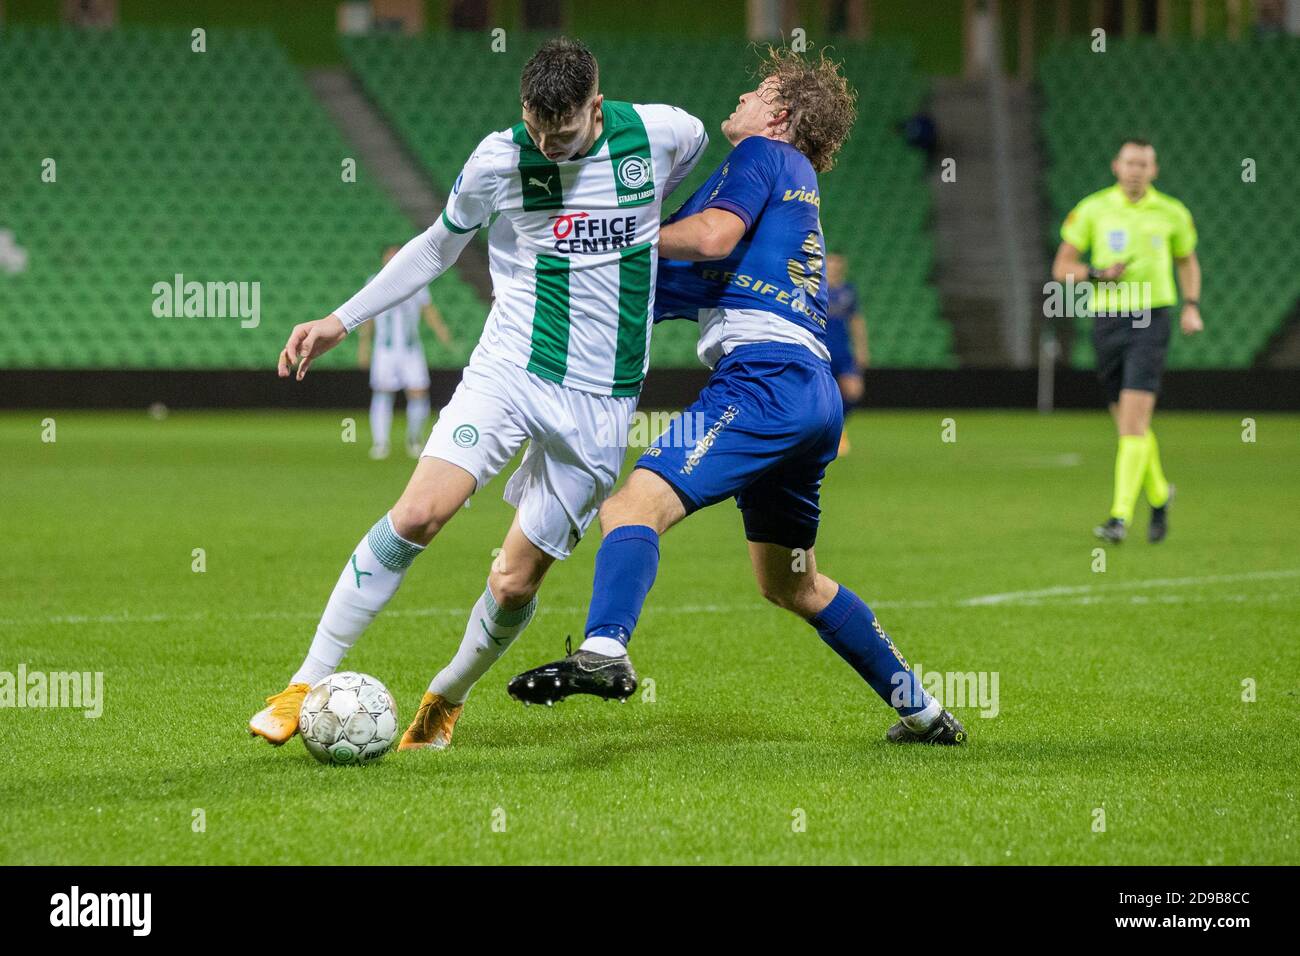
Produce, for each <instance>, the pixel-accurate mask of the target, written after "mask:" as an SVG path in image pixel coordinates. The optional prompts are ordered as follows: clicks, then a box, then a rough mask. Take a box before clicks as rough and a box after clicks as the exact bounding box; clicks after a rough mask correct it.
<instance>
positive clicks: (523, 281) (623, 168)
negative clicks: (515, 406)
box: [442, 100, 708, 395]
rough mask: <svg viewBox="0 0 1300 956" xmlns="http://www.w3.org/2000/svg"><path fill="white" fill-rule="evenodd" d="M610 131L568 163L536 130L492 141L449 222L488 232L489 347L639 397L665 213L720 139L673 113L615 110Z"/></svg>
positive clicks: (538, 370) (559, 375) (584, 386)
mask: <svg viewBox="0 0 1300 956" xmlns="http://www.w3.org/2000/svg"><path fill="white" fill-rule="evenodd" d="M603 114H604V129H603V131H602V133H601V135H600V137H599V138H598V139H597V140H596V142H595V143H593V144H592V146H591V148H590V149H589V150H587V152H586V153H584V154H583V155H581V156H578V157H576V158H574V159H572V160H569V161H567V162H559V163H553V162H551V161H550V160H548V159H547V158H546V157H545V156H544V155H543V154H542V152H541V151H540V150H539V149H538V148H537V147H536V145H535V144H534V143H533V142H532V140H531V139H530V138H529V136H528V133H527V131H526V130H525V129H524V125H523V123H519V124H518V125H516V126H515V127H514V128H512V129H508V130H502V131H500V132H497V133H492V134H491V135H489V136H487V137H486V138H485V139H484V140H483V141H482V142H481V143H479V145H478V148H477V149H475V150H474V153H473V155H471V156H470V158H469V161H468V162H467V163H466V164H465V168H464V170H463V171H462V172H461V174H460V176H459V177H458V178H457V180H456V185H455V187H454V188H453V189H452V192H451V196H450V197H449V198H448V200H447V208H446V209H445V210H443V214H442V219H443V224H444V225H445V226H446V227H447V228H448V229H450V230H452V231H453V232H459V233H463V232H468V231H469V230H471V229H477V228H480V227H483V226H487V227H488V257H489V266H490V270H491V273H492V292H493V299H494V301H493V305H492V311H491V313H490V314H489V316H488V319H487V323H486V325H485V326H484V328H483V335H482V337H481V338H480V340H479V348H481V349H483V350H484V351H486V352H488V353H489V354H492V355H496V356H500V357H501V358H504V359H506V360H507V361H510V362H513V363H514V364H516V365H519V366H521V367H523V368H526V369H528V370H529V371H530V372H533V373H535V374H537V375H539V376H541V377H542V378H545V379H549V380H550V381H553V382H559V383H561V384H563V385H566V386H568V387H570V388H575V389H580V390H582V391H586V392H595V393H597V394H600V395H635V394H637V393H638V392H639V391H640V389H641V382H642V380H643V379H644V378H645V371H646V365H647V363H648V361H649V348H648V346H649V342H650V330H651V326H652V324H653V323H652V319H651V317H652V315H653V314H654V309H653V305H654V301H653V299H654V287H655V274H656V272H657V268H658V240H659V220H660V218H661V213H660V207H661V205H662V203H663V201H664V200H665V199H666V198H667V196H668V194H669V193H670V192H671V191H672V190H673V188H674V187H676V186H677V185H678V184H679V183H680V182H681V181H682V179H684V178H685V177H686V175H687V174H688V173H689V172H690V170H691V169H692V168H693V167H694V165H695V163H696V162H697V161H698V160H699V158H700V155H701V154H702V153H703V152H704V147H705V146H706V145H707V144H708V136H707V135H706V133H705V132H704V125H703V124H702V123H701V122H700V121H699V120H698V119H696V118H695V117H694V116H691V115H690V114H689V113H685V112H683V111H682V110H679V109H677V108H676V107H673V106H662V105H650V106H643V105H639V104H632V103H620V102H613V101H611V100H605V101H604V104H603Z"/></svg>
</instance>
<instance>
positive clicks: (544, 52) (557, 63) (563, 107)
mask: <svg viewBox="0 0 1300 956" xmlns="http://www.w3.org/2000/svg"><path fill="white" fill-rule="evenodd" d="M599 78H600V70H599V68H598V67H597V65H596V58H595V57H594V56H593V55H592V53H591V51H590V50H589V49H587V45H586V44H585V43H583V42H582V41H581V40H570V39H569V38H568V37H557V38H555V39H553V40H547V41H546V42H545V43H543V44H542V46H541V48H540V49H539V50H538V51H537V52H536V53H534V54H533V55H532V57H530V58H529V60H528V62H527V63H525V64H524V72H523V75H522V76H521V77H520V78H519V99H520V101H521V102H522V103H523V105H524V109H526V110H528V112H530V113H532V114H533V115H534V116H536V117H537V119H538V121H539V122H542V123H546V124H548V125H549V124H553V123H562V122H563V121H564V120H566V119H568V118H569V117H570V116H572V115H573V114H574V113H576V112H577V110H578V107H580V106H582V104H584V103H586V102H587V100H589V99H591V97H592V96H593V95H594V94H595V92H596V84H597V82H598V80H599Z"/></svg>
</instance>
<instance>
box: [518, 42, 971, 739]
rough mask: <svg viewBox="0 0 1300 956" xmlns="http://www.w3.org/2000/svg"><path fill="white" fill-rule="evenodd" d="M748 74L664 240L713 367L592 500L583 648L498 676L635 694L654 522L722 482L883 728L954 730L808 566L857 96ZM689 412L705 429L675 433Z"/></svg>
mask: <svg viewBox="0 0 1300 956" xmlns="http://www.w3.org/2000/svg"><path fill="white" fill-rule="evenodd" d="M761 73H762V75H763V77H764V79H763V81H762V83H760V84H759V86H758V88H757V89H755V90H752V91H750V92H748V93H745V94H744V95H742V96H741V97H740V102H739V105H738V106H737V107H736V109H735V111H734V112H733V113H732V114H731V116H730V117H728V118H727V120H726V121H725V122H724V123H723V124H722V132H723V134H724V135H725V136H726V137H727V139H728V141H729V142H730V143H731V144H732V146H733V147H734V148H733V149H732V151H731V153H730V155H728V157H727V158H726V160H725V161H724V162H723V164H722V165H721V166H720V167H719V168H718V169H717V170H716V171H715V172H714V173H713V175H712V176H711V177H710V178H709V180H708V181H707V182H706V183H705V184H704V185H703V186H701V187H700V188H699V189H698V190H697V191H696V192H695V194H694V195H692V196H691V198H690V199H688V200H687V201H686V204H685V205H684V206H683V207H682V208H681V209H680V210H679V211H678V212H677V213H676V214H675V215H673V216H672V217H671V218H670V219H669V220H668V222H667V223H666V224H665V225H664V227H663V229H662V231H661V232H660V238H659V243H660V246H659V249H660V257H661V258H660V271H659V279H658V285H657V288H656V302H655V314H656V317H657V318H665V317H686V318H694V319H695V320H696V321H698V322H699V325H700V342H699V355H700V358H701V359H702V360H703V361H704V362H705V364H706V365H709V366H710V367H711V368H712V369H713V374H712V376H711V377H710V378H709V381H708V384H707V385H706V386H705V388H704V391H703V392H701V393H700V396H699V398H698V399H697V400H696V401H695V403H694V404H692V405H691V406H690V407H688V408H687V409H686V410H685V413H684V414H683V415H682V416H681V417H679V418H677V419H675V420H674V422H673V424H672V426H671V427H670V428H669V429H668V430H667V431H666V432H665V433H664V434H663V435H662V436H660V438H659V439H658V440H656V441H655V443H654V445H653V446H652V447H651V448H650V449H648V450H647V451H646V453H645V454H644V455H642V456H641V458H640V459H639V460H638V462H637V466H636V468H635V469H634V470H633V472H632V474H631V476H630V477H629V478H628V480H627V483H626V484H625V485H624V486H623V488H622V489H620V490H619V491H618V492H617V493H616V494H615V495H614V496H613V497H612V498H610V499H608V500H607V501H606V502H605V503H604V505H603V506H602V507H601V509H600V522H601V529H602V531H603V533H604V536H605V537H604V540H603V541H602V542H601V546H600V550H599V552H598V553H597V555H596V574H595V581H594V583H593V593H592V599H591V604H590V609H589V613H588V617H587V627H586V632H585V633H586V639H585V640H584V641H583V643H582V646H581V647H580V648H579V649H578V650H577V651H576V652H573V653H570V654H569V655H568V656H567V657H565V658H563V659H562V660H559V661H555V662H553V663H551V664H547V665H545V666H543V667H539V668H535V669H533V670H530V671H526V672H524V673H522V674H520V675H518V676H516V677H514V678H513V679H511V681H510V684H509V687H508V689H509V691H510V693H511V695H512V696H514V697H515V698H517V699H519V700H522V701H524V702H525V703H553V702H555V701H557V700H560V699H562V698H564V697H567V696H569V695H571V694H578V693H586V694H595V695H597V696H601V697H606V698H621V699H626V698H627V697H628V696H630V695H631V694H632V693H633V692H634V691H635V690H636V672H635V671H634V670H633V668H632V664H631V661H630V660H629V658H628V656H627V645H628V642H629V641H630V639H631V637H632V634H633V632H634V630H635V629H636V623H637V619H638V618H639V616H640V614H641V608H642V606H643V604H644V603H645V600H646V597H647V595H648V594H649V592H650V588H651V586H652V585H653V584H654V579H655V574H656V572H657V570H658V565H659V537H660V535H662V534H664V533H665V532H666V531H667V530H668V529H669V528H671V527H672V526H673V525H675V524H677V523H678V522H679V521H681V520H682V519H683V518H685V517H686V516H687V515H689V514H691V513H693V512H695V511H698V510H699V509H701V508H706V507H708V506H709V505H712V504H716V503H717V502H719V501H722V500H724V499H727V498H735V499H736V504H737V505H738V506H739V507H740V510H741V514H742V516H743V518H744V524H745V536H746V537H747V538H748V539H749V554H750V560H751V562H752V563H753V568H754V574H755V576H756V578H757V579H758V587H759V590H760V591H761V592H762V594H763V596H764V597H765V598H767V599H768V600H769V601H771V602H773V603H774V604H776V605H778V606H779V607H782V608H785V609H787V610H789V611H792V612H793V613H795V614H797V615H798V616H799V617H802V618H803V619H804V620H806V621H807V622H808V623H809V624H811V625H812V626H813V627H814V628H815V629H816V630H817V632H818V634H820V635H821V637H822V639H823V640H824V641H826V643H827V644H829V645H830V646H831V648H832V649H834V650H835V652H836V653H837V654H839V655H840V657H842V658H843V659H844V660H845V661H846V662H848V663H849V665H850V666H852V667H853V668H854V670H856V671H857V672H858V673H859V674H860V675H861V676H862V677H863V679H864V680H866V682H867V683H868V684H869V685H870V686H871V689H872V690H874V691H875V692H876V693H877V694H878V695H880V697H881V698H882V699H883V700H884V701H885V702H886V703H887V704H888V705H889V706H891V707H893V708H894V709H895V710H896V711H897V712H898V715H899V721H898V723H896V724H895V725H894V726H893V727H891V728H890V729H889V731H888V733H887V735H886V736H887V737H888V739H890V740H893V741H896V742H900V743H903V742H923V743H944V744H959V743H963V742H964V741H965V739H966V733H965V730H964V729H963V728H962V726H961V724H960V723H958V722H957V720H956V719H955V718H954V717H953V716H952V715H951V714H950V713H948V711H946V710H944V709H943V707H942V706H941V705H940V703H939V702H938V701H936V700H934V699H933V698H932V697H930V696H929V695H928V694H927V693H926V692H925V691H924V689H923V688H922V687H921V686H920V682H919V681H917V680H916V679H915V675H914V673H913V672H912V670H911V668H910V667H909V666H908V664H907V662H906V660H905V659H904V658H903V656H902V654H901V653H900V652H899V651H898V649H897V648H896V647H895V646H894V643H893V641H891V640H890V638H889V636H888V635H887V634H886V633H885V631H884V630H883V629H882V628H881V626H880V623H879V622H878V621H877V620H876V617H875V615H874V614H873V613H872V612H871V609H870V608H869V607H867V605H866V604H865V603H864V602H863V601H862V599H861V598H859V597H858V596H857V595H856V594H854V593H853V592H852V591H850V590H849V589H848V588H846V587H844V586H843V585H841V584H838V583H837V582H835V581H833V580H832V579H831V578H829V577H827V576H826V575H824V574H822V573H821V572H820V571H819V570H818V569H817V562H816V557H815V554H814V547H813V546H814V542H815V540H816V537H817V527H818V521H819V519H820V514H821V513H820V508H819V489H820V486H821V480H822V476H823V475H824V473H825V470H826V466H827V464H828V463H829V462H831V461H832V460H834V458H835V453H836V448H837V446H838V443H839V440H840V431H841V428H842V425H843V420H844V415H843V407H842V405H841V400H840V394H839V388H838V386H837V383H836V381H835V377H834V376H833V375H832V374H831V366H830V353H829V350H828V349H827V346H826V304H827V297H826V289H825V281H824V279H825V276H824V252H823V250H824V249H825V241H824V239H823V237H822V230H821V222H820V217H819V210H820V203H821V198H820V193H819V191H818V184H817V173H819V172H825V171H826V170H828V169H830V168H831V166H832V165H833V163H834V158H835V154H836V152H837V151H838V150H839V148H840V146H841V145H842V144H843V142H844V140H845V139H846V138H847V137H848V134H849V130H850V128H851V127H852V125H853V120H854V116H855V102H854V101H855V94H854V92H853V91H852V89H851V88H850V87H849V85H848V83H847V82H846V81H845V79H844V77H843V75H842V74H841V73H840V71H839V69H838V67H837V65H836V64H835V63H834V62H833V61H831V60H828V59H827V58H826V57H825V56H824V55H823V56H822V57H819V58H818V59H815V60H814V59H809V58H805V57H803V56H800V55H798V54H795V53H792V52H789V51H785V50H770V51H769V53H768V57H767V59H766V60H765V61H764V63H763V66H762V69H761ZM698 420H702V421H704V422H706V423H707V426H706V428H705V431H704V434H703V435H702V436H701V435H693V434H688V432H690V431H691V430H692V424H691V423H693V422H695V421H698Z"/></svg>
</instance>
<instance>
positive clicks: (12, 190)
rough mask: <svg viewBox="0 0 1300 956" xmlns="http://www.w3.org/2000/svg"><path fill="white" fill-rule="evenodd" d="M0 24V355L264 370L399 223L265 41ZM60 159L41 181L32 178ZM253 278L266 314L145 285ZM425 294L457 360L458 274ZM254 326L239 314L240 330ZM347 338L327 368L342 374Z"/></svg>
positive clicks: (218, 34) (442, 357)
mask: <svg viewBox="0 0 1300 956" xmlns="http://www.w3.org/2000/svg"><path fill="white" fill-rule="evenodd" d="M206 47H207V50H206V52H203V53H196V52H192V51H191V37H190V34H189V32H188V31H170V30H154V29H135V28H131V29H120V30H114V31H110V32H73V31H62V30H55V29H47V28H30V27H29V28H22V27H10V28H6V30H5V31H4V32H3V33H0V76H3V77H4V81H3V83H0V130H3V135H2V136H0V230H6V229H7V230H11V231H12V232H13V236H14V242H15V243H16V244H17V245H18V246H20V247H21V248H23V249H25V250H26V253H27V268H26V270H25V271H21V272H18V273H16V274H11V273H10V272H9V271H8V270H0V315H3V316H4V321H3V322H0V366H4V367H35V368H56V367H80V368H93V367H125V368H132V367H134V368H162V367H166V368H255V367H256V368H265V367H267V366H268V365H269V364H270V363H272V362H274V359H275V355H276V353H277V351H278V349H279V347H280V346H281V345H282V344H283V341H284V337H285V335H286V333H287V330H288V329H289V327H290V326H291V325H292V324H293V323H295V322H299V321H304V320H307V319H311V318H318V317H319V316H320V315H321V314H322V310H326V309H329V308H332V307H333V306H335V305H337V304H338V303H340V302H342V301H343V300H344V299H345V298H346V297H347V296H348V295H349V294H350V293H351V292H353V291H354V290H355V289H356V288H357V286H358V285H359V284H360V283H361V282H362V281H363V280H364V279H365V277H366V276H367V275H368V274H369V273H370V272H371V271H374V270H375V269H376V268H377V266H378V262H379V247H380V245H381V244H382V243H384V242H386V241H391V240H394V239H395V240H397V241H404V240H405V238H407V237H409V236H410V235H411V234H412V232H413V229H412V227H411V226H410V225H409V224H408V223H407V222H406V221H405V220H404V219H403V218H402V217H401V216H400V215H399V213H398V212H397V210H396V208H395V207H394V206H393V205H392V203H391V202H390V201H389V200H388V198H387V197H386V196H385V195H384V194H383V193H382V192H380V190H379V189H378V188H377V187H376V186H374V185H373V184H372V183H371V182H370V181H369V179H368V177H367V176H366V173H365V171H364V170H359V171H358V175H357V181H356V182H354V183H345V182H344V181H343V177H342V165H341V164H342V162H343V160H344V158H345V157H347V156H348V155H349V152H350V151H349V150H348V149H347V148H346V147H345V145H344V143H343V142H342V141H341V139H340V137H339V135H338V133H337V132H336V131H335V129H334V127H333V126H332V125H331V123H330V122H329V120H328V119H327V117H326V116H325V114H324V113H323V112H322V110H321V109H320V108H319V106H318V105H317V104H316V102H315V100H314V99H313V98H312V96H311V94H310V92H309V91H308V90H307V88H306V86H305V84H304V83H303V81H302V79H301V77H300V75H299V73H298V72H297V70H296V69H295V68H294V67H293V66H292V65H291V64H290V63H289V62H288V60H287V59H286V57H285V56H284V54H283V52H282V51H281V49H280V48H279V47H278V46H277V45H276V43H275V42H274V40H273V39H272V38H271V35H270V34H269V33H263V32H259V31H227V30H215V29H214V30H210V31H209V32H208V34H207V38H206ZM47 158H48V159H51V160H53V161H54V164H55V165H54V173H55V176H56V179H55V181H54V182H45V181H43V180H42V173H43V171H44V168H45V167H43V163H44V161H45V160H46V159H47ZM177 274H181V275H183V276H184V278H185V280H186V281H197V282H203V283H207V282H222V283H225V282H237V283H253V282H257V283H260V290H259V291H260V322H259V323H258V325H257V326H256V327H248V328H245V327H241V321H240V319H239V318H238V317H229V318H218V317H208V318H166V317H157V316H155V314H154V308H153V306H154V301H155V296H154V292H153V286H154V284H155V283H157V282H165V283H169V284H170V283H172V282H173V281H174V276H175V275H177ZM433 296H434V301H435V302H436V303H437V304H438V305H439V306H440V308H441V309H442V311H443V312H444V314H445V315H446V317H447V319H448V322H449V324H451V325H452V327H453V330H455V331H457V334H458V338H459V341H458V343H457V347H456V348H454V349H452V350H450V351H449V350H445V349H442V348H441V346H439V345H438V344H437V343H436V342H433V341H432V336H428V337H427V341H428V342H429V346H428V347H429V350H430V357H431V359H432V360H433V361H434V362H435V363H437V364H443V365H459V364H461V363H462V362H463V360H464V359H465V358H466V357H467V355H468V350H469V348H470V347H471V346H472V344H473V341H474V338H475V337H476V336H477V331H478V329H479V328H480V327H481V324H482V319H483V314H484V311H485V307H484V306H483V304H482V303H481V302H480V301H479V299H478V297H477V295H476V294H475V292H474V291H473V290H472V289H471V288H470V287H469V286H467V285H466V284H464V283H463V282H461V281H460V280H459V279H458V278H457V277H456V276H454V275H452V276H449V277H447V278H444V279H443V280H441V281H440V282H438V283H437V284H436V285H435V287H434V288H433ZM244 324H248V323H244ZM354 349H355V346H354V344H353V343H352V342H351V341H349V342H347V343H345V346H344V347H343V348H341V349H339V350H338V354H330V355H328V356H326V357H325V359H324V360H322V365H324V366H331V365H332V366H334V367H345V366H347V365H350V364H351V363H352V362H353V361H354V359H355V351H354Z"/></svg>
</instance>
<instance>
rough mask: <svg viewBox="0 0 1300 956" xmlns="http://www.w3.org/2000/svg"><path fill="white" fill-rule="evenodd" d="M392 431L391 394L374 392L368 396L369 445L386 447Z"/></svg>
mask: <svg viewBox="0 0 1300 956" xmlns="http://www.w3.org/2000/svg"><path fill="white" fill-rule="evenodd" d="M392 430H393V393H392V392H375V393H374V394H372V395H371V396H370V444H372V445H387V444H388V433H389V432H391V431H392Z"/></svg>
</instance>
